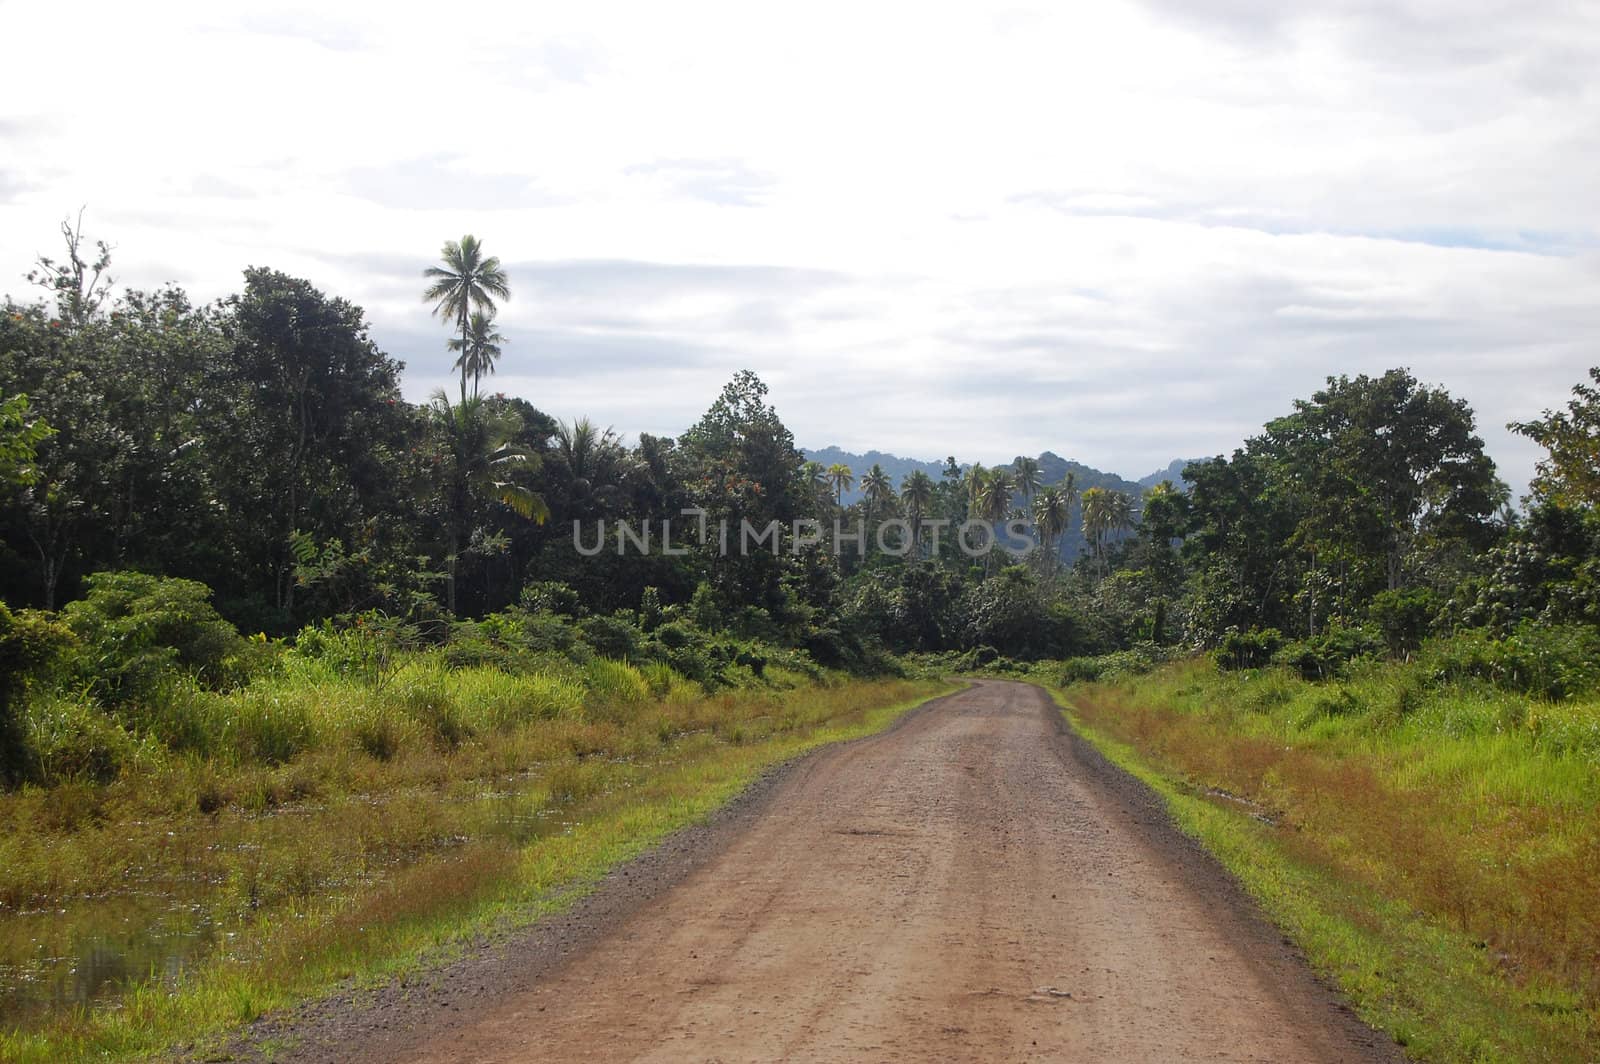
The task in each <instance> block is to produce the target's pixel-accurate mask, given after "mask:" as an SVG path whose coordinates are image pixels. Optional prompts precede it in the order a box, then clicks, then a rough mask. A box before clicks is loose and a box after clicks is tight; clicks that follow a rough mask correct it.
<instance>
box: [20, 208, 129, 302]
mask: <svg viewBox="0 0 1600 1064" xmlns="http://www.w3.org/2000/svg"><path fill="white" fill-rule="evenodd" d="M61 239H62V242H63V243H65V244H66V246H67V257H66V258H65V259H64V260H62V261H60V262H57V261H56V260H55V259H51V258H48V257H47V256H44V255H40V256H39V257H38V259H36V260H35V267H34V269H32V270H29V271H28V281H29V283H31V284H36V285H38V286H39V287H40V288H43V289H45V290H47V291H49V292H51V293H52V294H54V296H55V297H56V311H57V313H58V314H60V315H61V319H62V320H63V321H65V322H67V323H68V325H70V326H72V327H73V328H77V327H79V326H82V325H84V324H85V323H86V322H88V321H89V319H91V318H93V317H94V316H95V314H97V313H98V312H99V310H100V306H101V304H103V303H104V302H105V301H106V298H107V297H108V296H109V295H110V294H111V286H112V284H113V281H112V279H111V274H110V272H109V271H110V269H111V248H110V246H109V245H108V244H106V242H105V241H104V240H97V241H95V256H94V259H93V261H90V260H88V259H85V258H84V255H85V254H86V249H85V248H84V239H83V210H81V209H80V210H79V211H78V218H77V221H76V222H74V221H73V220H72V219H71V218H67V219H65V220H63V221H62V223H61Z"/></svg>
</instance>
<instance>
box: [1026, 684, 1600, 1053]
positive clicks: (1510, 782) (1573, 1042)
mask: <svg viewBox="0 0 1600 1064" xmlns="http://www.w3.org/2000/svg"><path fill="white" fill-rule="evenodd" d="M1056 695H1057V699H1058V701H1059V702H1060V703H1061V704H1062V705H1063V706H1065V707H1066V713H1067V716H1068V718H1069V719H1070V720H1071V721H1072V723H1073V724H1074V726H1075V727H1077V728H1078V730H1079V731H1080V732H1081V733H1082V734H1083V735H1084V736H1085V737H1086V738H1088V739H1089V740H1090V741H1091V742H1093V743H1094V744H1095V745H1096V746H1097V747H1099V748H1100V749H1101V750H1102V751H1103V752H1105V753H1106V755H1107V756H1109V757H1110V758H1112V759H1113V760H1114V761H1116V762H1117V763H1119V764H1120V765H1122V766H1123V767H1124V768H1126V769H1128V770H1129V771H1131V772H1133V773H1134V774H1135V775H1137V776H1138V777H1139V778H1141V779H1142V780H1144V781H1145V782H1146V783H1148V784H1149V785H1150V786H1152V787H1153V788H1154V789H1156V790H1157V791H1158V792H1159V793H1160V794H1161V795H1162V797H1163V798H1164V800H1165V801H1166V803H1167V806H1168V808H1169V809H1170V810H1171V812H1172V815H1173V817H1174V818H1175V820H1176V821H1177V823H1178V824H1179V826H1180V827H1181V828H1182V829H1183V830H1185V831H1186V832H1188V833H1190V834H1192V835H1193V836H1195V837H1196V838H1198V839H1199V840H1200V841H1201V842H1202V843H1203V844H1204V845H1205V846H1206V847H1207V848H1208V849H1209V850H1211V851H1212V852H1213V853H1215V854H1216V855H1217V856H1218V858H1219V859H1220V860H1221V861H1222V862H1223V863H1224V865H1225V866H1226V867H1227V868H1228V869H1229V870H1230V871H1231V872H1232V873H1233V874H1234V875H1235V876H1236V877H1238V878H1239V880H1240V881H1241V882H1242V883H1243V884H1244V885H1245V886H1246V887H1247V889H1249V890H1250V892H1251V893H1252V894H1253V895H1254V896H1255V897H1256V898H1258V899H1259V900H1260V902H1261V904H1262V905H1263V907H1264V908H1265V910H1266V911H1267V913H1268V914H1269V915H1270V916H1271V917H1272V918H1273V919H1274V920H1275V921H1276V922H1277V923H1278V924H1279V925H1280V926H1282V927H1283V928H1284V929H1285V931H1286V932H1287V933H1289V934H1290V935H1291V936H1292V937H1293V938H1294V939H1295V941H1296V942H1297V943H1298V944H1299V945H1300V946H1301V947H1302V948H1303V949H1304V950H1305V951H1306V953H1307V955H1308V956H1309V957H1310V959H1311V961H1312V963H1313V964H1314V965H1315V966H1316V967H1317V968H1318V969H1319V970H1320V971H1322V972H1324V973H1325V974H1327V975H1328V976H1329V977H1331V978H1332V979H1333V980H1334V981H1335V982H1336V983H1337V984H1338V985H1339V986H1340V987H1341V989H1342V990H1343V991H1344V992H1345V993H1346V994H1347V995H1348V996H1349V998H1350V999H1351V1001H1352V1002H1353V1004H1354V1005H1355V1007H1356V1008H1357V1010H1358V1011H1359V1013H1360V1014H1361V1015H1362V1017H1363V1018H1364V1019H1365V1020H1367V1021H1368V1022H1369V1023H1371V1024H1373V1025H1374V1026H1376V1027H1378V1028H1379V1029H1381V1030H1384V1031H1387V1032H1389V1033H1390V1034H1392V1035H1393V1036H1394V1037H1395V1039H1396V1040H1397V1041H1398V1042H1399V1043H1400V1044H1401V1045H1402V1046H1404V1047H1405V1049H1406V1051H1407V1052H1408V1054H1410V1055H1412V1056H1413V1057H1416V1058H1418V1059H1423V1060H1442V1061H1504V1060H1528V1061H1590V1060H1594V1059H1597V1058H1600V1037H1597V1031H1600V1011H1597V1008H1596V1001H1597V989H1600V883H1597V881H1596V876H1595V874H1594V870H1595V869H1596V868H1600V816H1597V812H1600V774H1597V771H1596V768H1597V763H1596V761H1595V759H1594V753H1595V751H1594V750H1593V749H1592V748H1591V746H1590V745H1589V744H1588V743H1587V741H1585V740H1583V739H1582V736H1585V735H1586V734H1587V730H1586V729H1588V728H1590V727H1592V723H1593V722H1594V721H1596V720H1600V707H1597V706H1595V705H1594V704H1592V703H1587V704H1585V703H1576V704H1574V703H1567V704H1560V705H1555V704H1549V703H1539V702H1530V701H1529V700H1528V699H1526V698H1524V697H1520V696H1516V695H1510V694H1506V693H1504V692H1498V691H1494V690H1492V689H1488V688H1481V687H1469V686H1458V685H1453V684H1452V685H1436V684H1432V683H1429V682H1427V681H1426V678H1424V677H1421V676H1420V675H1418V674H1417V672H1416V670H1415V669H1414V668H1412V667H1410V666H1403V665H1371V666H1367V667H1364V668H1362V669H1359V670H1357V671H1356V672H1355V673H1354V674H1352V675H1351V676H1349V677H1347V678H1346V679H1345V680H1342V681H1339V682H1334V683H1309V682H1306V681H1303V680H1301V679H1300V678H1299V677H1297V676H1294V675H1292V674H1290V673H1288V672H1285V671H1282V670H1265V671H1260V672H1246V673H1237V674H1218V673H1217V672H1216V671H1215V670H1214V669H1213V668H1212V666H1211V665H1210V663H1209V662H1206V661H1189V662H1183V663H1178V664H1174V665H1169V666H1167V667H1165V668H1163V669H1160V670H1157V671H1155V672H1153V673H1150V674H1149V675H1145V676H1137V677H1125V678H1123V679H1120V680H1118V681H1115V682H1109V683H1099V684H1081V685H1077V686H1073V687H1070V688H1068V689H1067V690H1065V691H1059V690H1058V691H1057V692H1056ZM1552 717H1555V718H1559V719H1557V720H1555V721H1554V722H1552V720H1551V718H1552ZM1553 735H1558V736H1561V737H1562V738H1561V739H1560V740H1559V741H1551V737H1552V736H1553ZM1574 736H1578V737H1579V739H1578V740H1577V741H1574V739H1573V737H1574Z"/></svg>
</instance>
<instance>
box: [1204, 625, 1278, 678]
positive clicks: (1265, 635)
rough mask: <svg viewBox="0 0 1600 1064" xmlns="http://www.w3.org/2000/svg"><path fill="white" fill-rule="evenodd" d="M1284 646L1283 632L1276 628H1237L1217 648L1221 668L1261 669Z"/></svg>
mask: <svg viewBox="0 0 1600 1064" xmlns="http://www.w3.org/2000/svg"><path fill="white" fill-rule="evenodd" d="M1281 646H1283V633H1282V632H1280V631H1278V630H1277V629H1276V628H1252V629H1250V630H1249V631H1248V632H1241V631H1238V630H1237V629H1235V630H1232V631H1229V632H1228V634H1227V635H1225V636H1223V637H1222V645H1221V646H1220V647H1218V648H1217V667H1218V668H1219V669H1225V670H1234V669H1259V668H1261V667H1263V666H1265V665H1268V664H1270V663H1271V662H1272V655H1273V654H1276V653H1277V652H1278V648H1280V647H1281Z"/></svg>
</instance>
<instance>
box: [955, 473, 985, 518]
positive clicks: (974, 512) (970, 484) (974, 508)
mask: <svg viewBox="0 0 1600 1064" xmlns="http://www.w3.org/2000/svg"><path fill="white" fill-rule="evenodd" d="M988 480H989V471H988V470H987V469H985V468H983V463H981V462H973V463H972V465H970V466H968V467H967V472H966V475H965V476H963V477H962V478H961V486H962V488H963V489H965V491H966V494H967V506H968V512H969V516H973V517H976V516H978V515H979V514H980V513H981V512H982V507H981V506H980V505H979V503H978V499H979V497H980V496H982V494H983V486H984V485H985V484H986V483H988Z"/></svg>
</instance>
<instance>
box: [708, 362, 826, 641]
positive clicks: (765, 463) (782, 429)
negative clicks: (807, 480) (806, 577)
mask: <svg viewBox="0 0 1600 1064" xmlns="http://www.w3.org/2000/svg"><path fill="white" fill-rule="evenodd" d="M678 445H679V447H680V449H681V450H682V451H683V461H684V479H685V483H686V484H687V486H688V490H689V492H690V496H691V497H692V498H694V499H695V501H696V502H697V503H698V504H699V505H700V507H701V508H703V509H704V510H705V511H706V517H707V521H708V524H709V525H710V526H711V527H716V526H717V523H718V522H720V521H722V520H726V521H728V524H729V528H730V529H731V531H732V535H733V536H734V537H737V536H738V534H739V530H740V528H741V522H743V521H746V520H748V521H749V522H750V524H751V526H752V527H754V528H758V529H759V528H765V527H767V526H768V525H769V524H770V523H771V522H774V521H775V522H777V523H778V525H779V527H780V528H792V527H793V522H794V521H795V519H796V518H799V517H802V516H805V515H806V514H808V513H809V512H810V508H809V507H808V505H807V499H806V497H805V485H804V482H803V481H802V479H801V476H800V469H801V466H802V465H804V463H805V458H804V456H803V455H801V453H800V451H799V449H798V448H796V447H795V445H794V435H793V433H791V432H790V431H789V429H788V428H787V427H786V426H785V425H784V424H783V420H782V419H781V418H779V417H778V412H777V410H776V409H775V408H774V407H773V406H772V404H770V403H768V402H767V386H766V384H764V383H763V382H762V380H761V378H760V377H758V376H756V375H755V374H754V373H752V372H751V371H749V370H740V371H739V372H738V373H736V374H734V377H733V379H732V380H731V381H729V382H728V383H727V384H726V385H725V386H724V387H723V389H722V394H721V395H720V396H718V397H717V400H716V402H714V403H712V404H711V408H710V409H709V410H707V411H706V413H705V415H704V416H702V417H701V418H700V420H699V421H698V422H696V423H695V425H694V426H693V427H692V428H690V429H689V431H687V432H685V433H684V434H683V435H682V436H680V437H679V439H678ZM706 554H708V555H709V558H710V560H711V563H712V565H713V569H712V575H713V579H714V581H715V582H716V584H717V588H718V590H719V591H720V593H721V597H722V599H723V601H724V603H725V604H727V605H730V606H732V605H736V604H737V605H744V606H749V607H752V608H757V609H762V610H766V611H768V612H769V614H771V615H772V616H774V617H780V615H782V614H784V613H785V611H786V610H787V609H788V607H789V605H790V603H791V601H792V599H791V596H790V594H789V592H788V591H787V590H786V588H785V587H784V577H785V576H787V575H789V574H790V573H791V571H792V570H791V566H790V560H789V559H786V558H783V557H775V556H774V555H773V554H772V553H769V552H767V551H765V550H755V551H751V552H750V553H749V554H748V555H746V554H745V553H743V552H741V551H740V550H739V549H738V548H737V546H736V545H735V546H732V547H731V548H730V551H729V553H728V555H727V556H726V557H723V556H720V555H715V554H710V546H709V545H708V547H707V548H706ZM780 619H781V618H780Z"/></svg>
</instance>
